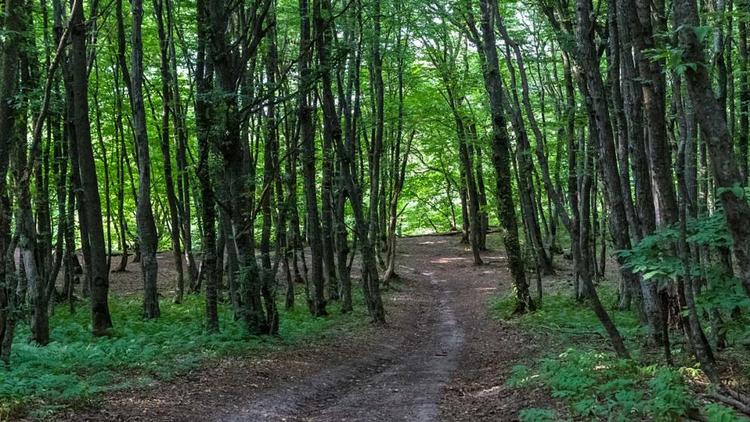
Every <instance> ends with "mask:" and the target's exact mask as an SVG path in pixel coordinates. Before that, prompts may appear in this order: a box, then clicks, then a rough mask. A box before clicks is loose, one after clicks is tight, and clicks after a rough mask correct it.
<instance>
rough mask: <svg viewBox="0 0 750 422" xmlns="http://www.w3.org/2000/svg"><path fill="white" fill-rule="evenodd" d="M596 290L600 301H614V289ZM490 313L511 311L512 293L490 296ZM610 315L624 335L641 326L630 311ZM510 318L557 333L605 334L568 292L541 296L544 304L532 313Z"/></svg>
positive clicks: (587, 308)
mask: <svg viewBox="0 0 750 422" xmlns="http://www.w3.org/2000/svg"><path fill="white" fill-rule="evenodd" d="M597 291H598V292H599V296H600V298H601V300H602V302H604V303H615V302H616V299H615V291H614V289H612V288H610V287H609V286H600V287H599V288H598V289H597ZM490 306H491V308H492V309H493V311H494V315H495V316H496V317H498V318H506V317H508V316H510V315H511V314H512V313H513V309H514V306H515V299H514V297H513V296H502V297H498V298H495V299H493V301H492V303H491V304H490ZM610 316H611V317H612V318H613V320H614V321H615V323H616V324H617V326H618V329H620V332H621V333H622V334H623V335H624V336H625V338H629V337H634V336H636V335H637V334H640V332H641V328H640V323H639V321H638V317H637V315H635V313H634V312H632V311H619V310H612V311H610ZM514 321H516V322H518V323H520V324H521V325H524V326H528V327H532V328H534V329H536V330H539V329H542V330H548V331H550V332H553V333H555V334H556V335H560V336H569V335H581V334H586V335H590V334H591V333H592V332H596V333H601V334H602V335H605V331H604V329H603V328H602V325H601V323H600V322H599V320H598V319H597V317H596V315H595V314H594V311H592V310H591V307H590V306H589V305H588V304H586V303H584V302H578V301H576V300H575V299H574V298H573V297H572V295H571V294H565V293H551V294H547V295H545V296H544V305H543V306H542V308H540V309H537V310H536V311H535V312H531V313H527V314H523V315H519V316H515V317H514Z"/></svg>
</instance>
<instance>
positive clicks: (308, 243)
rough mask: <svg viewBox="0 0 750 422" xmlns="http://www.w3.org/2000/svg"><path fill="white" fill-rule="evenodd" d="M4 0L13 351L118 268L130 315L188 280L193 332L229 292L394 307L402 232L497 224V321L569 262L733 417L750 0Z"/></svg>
mask: <svg viewBox="0 0 750 422" xmlns="http://www.w3.org/2000/svg"><path fill="white" fill-rule="evenodd" d="M0 3H2V9H3V12H4V13H3V16H2V20H1V24H0V28H1V32H0V35H1V37H0V72H2V73H1V76H0V287H1V288H0V359H2V361H3V362H4V364H5V366H6V367H7V369H8V370H10V371H12V370H13V366H14V352H13V347H14V343H16V344H17V343H19V342H32V343H34V344H36V345H38V346H39V348H40V349H41V348H43V347H44V346H45V345H46V344H48V343H49V342H50V332H51V330H53V329H54V328H55V327H54V326H51V324H50V318H51V316H53V315H55V314H62V313H72V312H90V325H89V327H88V328H86V327H81V329H82V330H86V329H88V330H90V332H91V334H92V335H93V336H92V337H91V338H92V339H94V338H96V337H107V336H111V335H112V333H116V332H117V330H118V323H119V321H118V320H117V319H116V318H113V317H112V316H111V314H110V305H111V304H112V302H113V301H118V300H120V299H119V298H118V296H117V295H113V294H111V292H110V281H109V280H110V275H111V273H118V272H124V271H132V272H136V271H137V272H138V273H139V274H140V275H141V277H142V284H143V290H142V310H141V315H140V316H141V317H142V318H143V319H146V320H150V319H158V318H163V317H164V315H163V314H164V312H162V308H163V307H164V304H165V302H174V303H176V304H180V303H182V302H184V301H186V300H188V299H189V298H190V296H191V295H198V296H199V297H200V300H201V302H200V303H201V307H203V310H204V311H203V312H202V313H199V314H196V315H193V318H195V319H200V323H201V326H202V327H203V328H202V329H203V330H205V331H206V332H209V333H211V332H218V331H220V323H221V321H220V315H221V312H220V311H219V310H220V308H221V307H222V306H228V307H229V308H230V309H231V316H230V318H231V317H233V318H234V319H235V320H236V321H240V322H241V324H242V326H243V328H244V331H245V334H249V335H257V336H273V335H276V334H278V333H279V324H280V318H281V317H280V311H281V310H283V309H291V308H294V307H295V306H298V307H299V306H301V307H303V308H305V309H307V310H309V313H310V314H311V315H312V316H314V317H325V316H327V315H331V314H340V313H348V312H351V311H352V310H353V309H354V308H355V307H357V306H362V307H364V309H365V310H366V312H367V315H368V318H369V320H370V321H371V322H373V323H375V324H383V323H386V322H387V320H388V315H387V313H386V311H385V308H384V305H383V298H382V295H383V291H384V290H386V289H388V287H389V285H390V284H391V283H392V282H394V280H397V279H398V278H399V272H400V269H399V266H398V261H399V259H400V258H399V255H398V254H397V253H396V251H397V246H398V243H399V241H400V239H401V238H402V236H404V235H414V234H425V233H429V232H437V233H446V232H455V233H457V235H456V241H461V242H463V243H465V244H466V245H467V246H466V247H467V248H470V250H471V251H472V253H473V260H474V264H475V265H477V266H480V265H482V264H483V262H482V256H481V255H480V253H481V252H482V251H484V250H486V249H487V237H488V233H491V232H494V231H498V232H499V233H500V234H501V238H502V244H503V249H504V253H505V254H507V267H508V270H509V272H510V274H511V276H512V281H513V294H514V298H515V299H514V305H513V314H514V315H522V314H526V313H533V312H535V311H537V310H538V309H540V308H542V309H543V307H544V304H545V301H544V299H545V296H544V295H543V291H544V290H545V285H544V284H545V283H544V280H545V278H544V277H546V276H549V275H552V274H554V273H555V272H557V271H560V268H561V265H563V264H565V265H570V267H571V268H572V269H573V275H572V277H570V278H571V282H572V283H571V285H572V286H573V287H572V289H570V291H569V292H566V294H567V295H569V296H572V297H574V298H575V299H576V300H578V301H580V302H581V303H584V304H585V306H583V307H582V308H581V310H580V312H588V309H589V308H590V309H592V310H593V312H594V313H595V315H596V317H597V318H598V320H599V321H600V322H601V324H602V327H603V328H604V330H605V332H606V334H607V338H608V341H609V346H610V347H611V348H612V350H613V351H614V352H615V353H616V356H617V357H619V358H623V359H629V358H630V357H631V356H633V352H634V350H633V348H634V347H639V346H636V345H634V344H633V343H632V342H631V343H629V342H628V341H626V339H624V338H623V337H624V336H623V335H621V332H620V330H619V329H618V326H617V324H616V323H615V320H614V319H613V318H611V313H612V312H613V311H616V310H631V311H632V312H634V313H635V314H636V315H637V316H638V320H639V322H640V327H641V329H642V332H644V333H645V334H644V341H643V343H645V344H646V346H645V347H647V348H650V349H651V350H659V353H657V354H652V355H650V357H649V358H648V359H651V361H652V362H656V363H659V364H664V365H671V364H672V363H673V362H675V360H677V361H679V362H684V360H685V359H687V360H688V361H690V360H693V359H694V361H695V362H697V363H698V366H699V368H700V370H701V371H702V374H703V376H704V377H705V379H706V380H707V382H708V383H710V384H711V386H712V388H713V390H712V391H714V392H713V393H711V394H713V395H714V396H715V397H716V398H717V400H719V401H720V402H722V403H724V404H726V405H728V406H730V407H733V408H735V409H737V410H739V411H742V412H748V411H750V400H748V398H747V397H746V396H744V395H743V394H742V392H741V391H740V390H741V388H740V389H738V387H737V385H738V384H737V383H736V380H733V379H727V372H726V370H725V369H726V360H724V358H723V356H722V351H723V350H724V349H725V348H728V347H729V348H732V346H734V345H736V344H747V341H748V337H749V336H748V334H750V331H748V329H747V322H748V316H749V315H750V314H749V313H750V202H748V195H749V194H750V191H748V190H747V189H746V186H747V180H748V177H750V174H749V173H748V172H749V170H748V169H749V164H750V157H749V153H750V149H749V148H750V146H749V145H748V139H749V137H750V73H748V70H749V69H748V67H749V66H750V53H749V52H748V42H749V39H748V25H749V24H750V6H749V5H748V3H747V2H746V1H744V0H701V1H700V2H698V1H697V0H672V1H669V2H665V1H664V0H654V1H645V0H607V1H604V0H596V1H592V0H572V1H569V0H533V1H530V2H515V1H498V0H451V1H437V0H403V1H390V0H367V1H365V0H254V1H243V0H230V1H225V0H152V1H147V2H145V3H144V2H143V1H142V0H130V1H129V2H127V1H123V0H106V1H102V0H85V1H84V0H70V1H63V0H2V2H0ZM164 251H167V252H168V253H169V255H168V256H169V258H168V259H169V261H170V265H173V266H174V268H175V269H176V277H175V279H174V280H170V283H171V287H170V288H169V289H168V290H165V289H163V288H161V289H159V288H157V279H158V277H159V264H160V260H159V259H157V253H158V252H159V253H161V252H164ZM161 262H164V260H161ZM613 267H614V268H615V271H611V269H612V268H613ZM608 270H610V271H608ZM605 277H608V278H609V281H610V282H611V283H610V284H612V283H614V284H615V289H614V290H616V292H615V295H614V296H606V298H607V299H609V298H612V300H605V297H604V296H602V298H600V295H599V294H598V291H599V290H600V287H599V286H603V285H605V284H606V283H605V281H604V278H605ZM360 296H361V298H362V300H361V301H357V300H356V298H357V297H360ZM353 298H354V299H353ZM295 301H296V302H297V303H295ZM22 327H28V333H29V336H30V338H27V337H26V336H24V337H20V336H19V335H16V334H17V331H19V330H20V329H21V328H22ZM24 329H26V328H24ZM675 344H676V345H677V346H675ZM641 346H642V345H641ZM675 349H678V350H675ZM637 354H638V355H639V356H640V353H637ZM641 358H642V357H641ZM721 362H724V365H722V363H721ZM683 364H684V363H683ZM0 377H2V374H0Z"/></svg>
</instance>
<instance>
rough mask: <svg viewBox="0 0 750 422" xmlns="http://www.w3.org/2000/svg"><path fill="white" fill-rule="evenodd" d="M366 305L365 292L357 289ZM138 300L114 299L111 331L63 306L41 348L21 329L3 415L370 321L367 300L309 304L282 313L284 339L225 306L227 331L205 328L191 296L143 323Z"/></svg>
mask: <svg viewBox="0 0 750 422" xmlns="http://www.w3.org/2000/svg"><path fill="white" fill-rule="evenodd" d="M355 301H356V302H358V303H359V304H360V305H361V297H360V296H357V295H355ZM141 306H142V305H141V302H140V300H138V299H135V298H113V299H112V300H110V310H111V313H112V319H113V320H114V321H115V329H114V331H113V333H112V335H111V336H110V337H103V338H95V337H92V336H91V334H90V332H91V330H90V327H89V318H90V316H89V313H88V312H87V310H86V309H85V308H80V309H79V310H78V311H77V312H76V313H75V314H73V315H71V314H70V313H69V312H68V311H67V309H64V307H60V308H58V309H57V312H56V313H55V315H54V316H53V317H52V318H51V321H50V326H51V327H53V328H52V331H51V340H52V341H51V342H50V344H48V345H47V346H45V347H39V346H36V345H33V344H31V343H29V342H27V341H25V340H26V339H27V338H28V337H29V330H28V327H27V326H26V325H25V324H22V325H21V326H20V327H19V330H18V333H17V339H18V340H17V342H16V344H15V345H14V347H13V352H12V356H11V361H12V365H11V368H10V369H9V370H6V369H0V420H3V419H6V418H10V417H13V416H14V415H18V414H20V413H23V412H24V411H25V410H28V409H30V408H33V409H34V411H35V412H38V413H41V414H44V413H46V412H49V411H51V410H54V409H57V408H58V407H60V406H68V405H73V404H76V403H80V402H84V401H87V400H92V399H95V398H96V397H98V396H99V395H100V394H101V393H103V392H108V391H115V390H119V389H124V388H133V387H139V386H148V385H150V384H153V382H154V381H155V380H164V379H169V378H171V377H174V376H175V375H178V374H181V373H185V372H187V371H189V370H190V369H194V368H196V367H198V366H199V365H201V364H202V363H203V362H204V361H205V360H206V359H212V358H217V357H222V356H227V355H232V354H247V353H251V352H257V351H261V350H271V349H274V348H280V347H284V346H287V345H292V344H299V343H301V342H305V341H310V340H313V339H315V338H320V337H322V336H326V335H334V334H335V333H337V332H347V331H351V330H353V329H355V328H357V327H360V326H363V325H364V324H365V323H366V318H365V317H364V314H363V311H362V309H363V306H355V309H357V311H356V312H354V313H352V314H337V313H334V314H333V315H332V316H330V317H327V318H314V317H311V316H310V315H309V313H308V312H307V310H306V309H304V308H303V306H299V305H298V306H297V307H295V308H294V309H292V310H282V311H281V318H280V321H281V324H280V327H279V331H280V335H279V336H278V337H253V336H248V335H246V334H245V331H244V328H243V326H242V324H241V323H239V322H235V321H234V318H233V315H232V310H231V308H230V307H229V306H227V305H222V306H220V320H221V327H220V328H221V330H220V332H218V333H209V332H206V331H205V329H204V326H203V321H204V315H205V313H204V312H205V311H204V309H205V302H204V300H203V298H202V297H198V296H193V295H190V296H187V297H186V298H185V300H184V302H183V303H182V304H180V305H175V304H173V303H171V302H169V301H166V300H165V301H163V302H162V304H161V308H162V316H161V318H159V319H158V320H152V321H144V320H143V319H142V318H141V317H140V315H141Z"/></svg>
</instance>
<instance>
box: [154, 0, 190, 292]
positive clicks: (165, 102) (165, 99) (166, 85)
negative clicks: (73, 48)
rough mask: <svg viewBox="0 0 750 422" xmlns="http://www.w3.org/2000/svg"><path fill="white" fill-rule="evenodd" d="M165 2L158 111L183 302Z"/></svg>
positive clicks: (158, 3) (159, 17)
mask: <svg viewBox="0 0 750 422" xmlns="http://www.w3.org/2000/svg"><path fill="white" fill-rule="evenodd" d="M166 1H169V0H166ZM164 2H165V0H154V13H155V15H156V29H157V34H158V35H159V59H160V70H161V72H160V74H161V96H162V114H161V143H160V144H161V155H162V159H163V160H164V185H165V190H166V193H167V205H168V206H169V225H170V227H169V235H170V240H171V241H172V257H173V260H174V265H175V272H176V273H177V274H176V280H175V298H174V301H175V303H180V302H182V296H183V294H184V292H185V276H184V272H183V269H182V250H181V247H180V227H181V225H180V216H179V213H178V211H177V194H176V193H175V188H174V178H173V177H172V154H171V152H170V148H169V144H170V141H171V138H170V134H169V122H170V115H169V109H170V106H171V104H173V100H172V81H171V79H172V76H173V75H172V72H171V71H170V69H169V45H168V44H169V40H168V39H167V31H166V28H165V25H164V12H163V11H164Z"/></svg>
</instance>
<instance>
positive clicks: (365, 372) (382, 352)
mask: <svg viewBox="0 0 750 422" xmlns="http://www.w3.org/2000/svg"><path fill="white" fill-rule="evenodd" d="M403 268H405V267H403V266H402V269H403ZM414 272H416V274H414V275H415V276H416V278H418V283H419V285H418V286H417V288H416V292H412V294H413V295H415V296H416V297H417V298H419V297H420V296H422V297H421V298H419V299H420V302H421V303H420V305H421V306H418V309H415V312H416V314H415V316H416V317H417V325H416V330H415V331H414V332H413V333H401V334H403V336H402V337H400V338H394V339H393V340H394V342H392V343H388V344H382V345H379V347H377V348H375V349H373V350H370V351H368V353H367V354H366V355H364V356H362V359H361V360H359V361H357V362H354V363H352V364H347V365H340V366H336V367H334V368H326V369H324V370H322V371H319V372H317V373H315V374H313V375H311V376H309V377H307V378H306V379H304V380H302V381H301V382H298V383H295V384H292V385H286V386H282V387H280V388H278V389H276V390H274V391H271V392H269V393H268V394H265V395H264V396H262V397H259V398H258V399H257V400H254V401H253V402H251V403H248V404H247V405H246V406H245V407H243V408H241V410H240V411H239V412H237V413H236V414H234V415H232V416H230V417H223V418H218V419H217V420H218V421H228V422H237V421H257V420H305V421H343V420H356V421H369V420H388V421H395V420H408V421H420V422H421V421H424V422H427V421H433V420H437V419H438V418H439V413H440V407H439V404H440V400H441V398H442V395H443V388H444V387H445V385H446V384H447V383H448V382H449V381H450V380H451V378H452V376H453V372H454V371H455V369H456V366H457V362H458V356H459V354H460V351H461V347H462V345H463V341H464V335H463V331H462V328H461V326H460V325H459V323H458V321H457V320H456V316H455V314H454V311H453V304H452V301H453V300H454V297H455V295H454V294H453V292H454V291H453V290H450V289H449V287H450V286H449V284H450V283H449V282H448V281H447V280H442V279H438V278H436V277H435V273H434V272H432V271H425V270H424V269H421V270H416V271H415V270H413V271H412V273H414ZM410 278H411V277H410ZM412 299H413V298H412Z"/></svg>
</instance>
